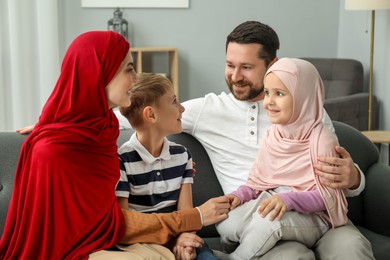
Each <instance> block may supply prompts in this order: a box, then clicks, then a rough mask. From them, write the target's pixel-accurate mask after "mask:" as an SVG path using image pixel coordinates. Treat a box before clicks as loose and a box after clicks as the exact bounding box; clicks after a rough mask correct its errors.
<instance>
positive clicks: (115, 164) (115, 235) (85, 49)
mask: <svg viewBox="0 0 390 260" xmlns="http://www.w3.org/2000/svg"><path fill="white" fill-rule="evenodd" d="M129 48H130V46H129V43H128V42H127V41H126V40H125V39H124V38H123V37H122V36H121V35H119V34H117V33H114V32H108V31H107V32H103V31H102V32H88V33H84V34H82V35H80V36H78V37H77V38H76V39H75V40H74V41H73V42H72V44H71V45H70V47H69V49H68V51H67V53H66V55H65V58H64V60H63V63H62V68H61V75H60V77H59V79H58V81H57V84H56V86H55V88H54V90H53V93H52V94H51V96H50V97H49V99H48V101H47V102H46V105H45V106H44V108H43V110H42V114H41V116H40V118H39V122H38V124H37V125H36V127H35V129H34V131H33V132H32V133H31V134H30V136H29V137H28V138H27V139H26V141H25V142H24V144H23V146H22V150H21V153H20V158H19V162H18V166H17V170H16V175H15V185H14V191H13V194H12V198H11V202H10V206H9V209H8V215H7V220H6V224H5V227H4V232H3V236H2V238H1V241H0V259H45V260H46V259H85V258H88V255H89V254H90V253H91V252H94V251H98V250H101V249H105V248H109V247H111V246H113V245H115V244H116V243H117V242H118V241H119V240H120V239H121V238H122V237H123V235H124V229H125V226H124V218H123V215H122V212H121V210H120V208H119V206H118V204H117V202H116V197H115V192H114V191H115V185H116V183H117V181H118V179H119V161H118V156H117V152H116V151H117V146H116V140H117V137H118V134H119V130H118V129H119V126H118V121H117V119H116V117H115V115H114V114H113V112H112V110H111V109H109V108H108V102H107V98H106V93H105V87H106V86H107V84H108V83H109V82H110V81H111V79H112V78H113V77H114V75H115V73H116V71H117V70H118V68H119V66H120V64H121V62H122V60H123V59H124V58H125V57H126V55H127V53H128V51H129Z"/></svg>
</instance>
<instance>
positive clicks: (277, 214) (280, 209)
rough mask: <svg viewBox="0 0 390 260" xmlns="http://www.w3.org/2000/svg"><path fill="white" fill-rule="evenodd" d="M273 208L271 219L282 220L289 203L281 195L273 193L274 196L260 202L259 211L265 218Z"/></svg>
mask: <svg viewBox="0 0 390 260" xmlns="http://www.w3.org/2000/svg"><path fill="white" fill-rule="evenodd" d="M272 210H273V212H272V214H271V216H270V217H269V220H271V221H273V220H274V219H275V218H277V219H278V220H281V219H282V217H283V215H284V213H285V212H286V211H287V205H286V203H284V201H283V199H282V198H281V197H280V196H279V195H272V197H270V198H267V199H265V200H263V201H262V202H261V203H260V207H259V213H260V215H261V216H262V217H263V218H265V216H267V215H268V213H270V212H271V211H272Z"/></svg>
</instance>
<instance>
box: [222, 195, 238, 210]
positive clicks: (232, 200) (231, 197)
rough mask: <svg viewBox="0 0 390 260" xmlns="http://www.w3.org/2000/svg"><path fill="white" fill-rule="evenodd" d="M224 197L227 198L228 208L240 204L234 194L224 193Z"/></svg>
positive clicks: (233, 207)
mask: <svg viewBox="0 0 390 260" xmlns="http://www.w3.org/2000/svg"><path fill="white" fill-rule="evenodd" d="M226 197H228V198H229V202H230V210H232V209H235V208H237V206H239V205H240V204H241V200H240V198H239V197H237V196H236V195H233V194H228V195H226Z"/></svg>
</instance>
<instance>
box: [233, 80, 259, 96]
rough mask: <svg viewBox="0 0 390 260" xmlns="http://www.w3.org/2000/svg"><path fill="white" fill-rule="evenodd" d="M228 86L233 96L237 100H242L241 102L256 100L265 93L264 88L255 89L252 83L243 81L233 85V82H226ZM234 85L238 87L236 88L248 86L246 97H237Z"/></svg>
mask: <svg viewBox="0 0 390 260" xmlns="http://www.w3.org/2000/svg"><path fill="white" fill-rule="evenodd" d="M226 84H227V85H228V87H229V90H230V92H231V93H232V94H233V96H234V97H235V98H236V99H238V100H241V101H247V100H252V99H255V98H257V97H258V96H259V95H260V94H261V93H262V92H263V91H264V86H263V87H261V88H255V87H253V84H252V83H251V82H249V81H243V80H242V81H239V82H236V83H233V81H232V80H226ZM233 85H236V86H247V87H249V88H248V89H249V90H248V91H247V92H246V94H245V95H237V93H235V92H234V91H233Z"/></svg>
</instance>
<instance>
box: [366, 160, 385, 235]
mask: <svg viewBox="0 0 390 260" xmlns="http://www.w3.org/2000/svg"><path fill="white" fill-rule="evenodd" d="M389 189H390V167H389V166H388V165H385V164H383V163H375V164H373V165H371V166H370V167H369V168H368V170H367V171H366V188H365V190H364V191H363V208H364V225H363V226H365V228H368V229H370V230H372V231H374V232H376V233H378V234H381V235H385V236H390V221H389V220H390V193H389Z"/></svg>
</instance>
